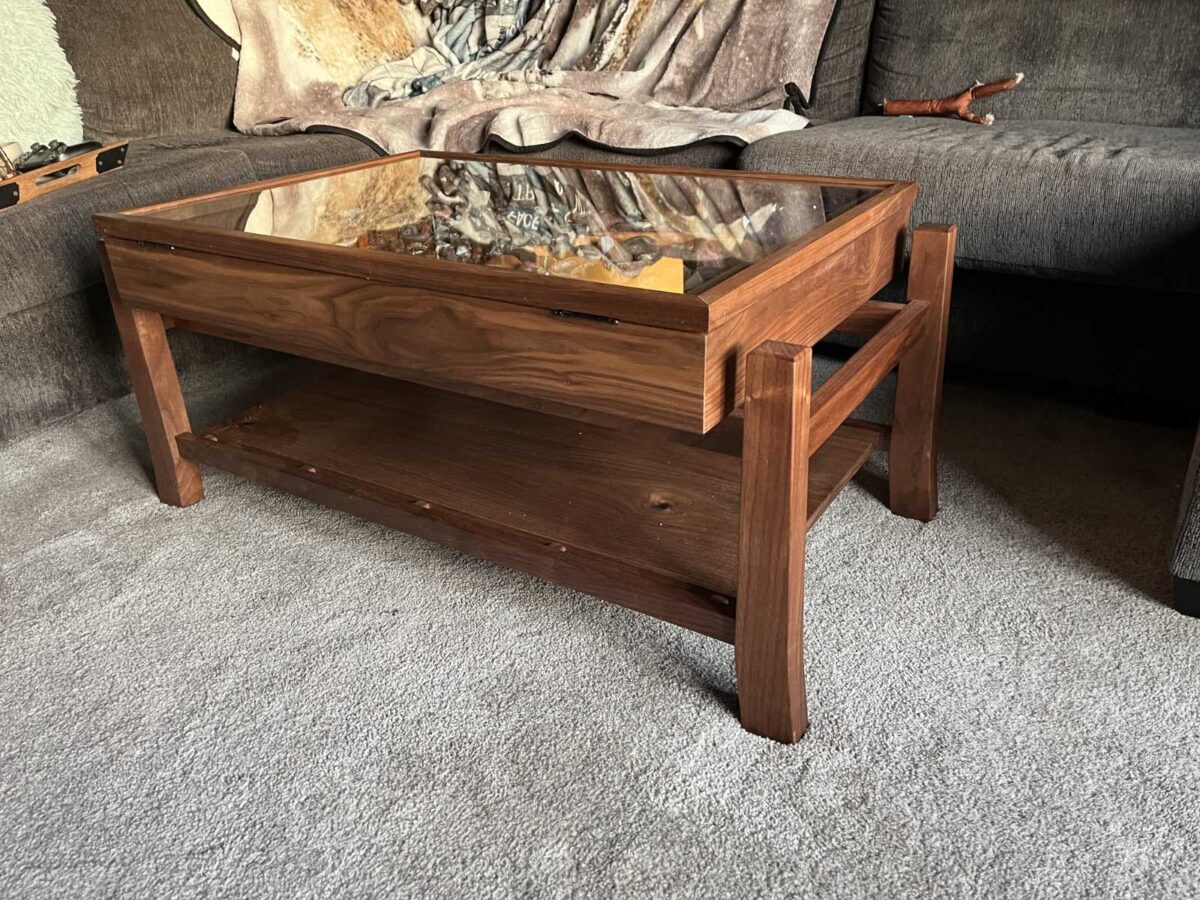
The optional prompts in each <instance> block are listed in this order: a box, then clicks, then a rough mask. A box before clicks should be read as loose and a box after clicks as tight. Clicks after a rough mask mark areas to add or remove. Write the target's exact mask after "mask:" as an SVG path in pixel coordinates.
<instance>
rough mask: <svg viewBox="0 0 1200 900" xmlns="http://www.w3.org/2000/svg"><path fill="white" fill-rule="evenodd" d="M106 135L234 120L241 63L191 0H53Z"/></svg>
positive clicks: (90, 115)
mask: <svg viewBox="0 0 1200 900" xmlns="http://www.w3.org/2000/svg"><path fill="white" fill-rule="evenodd" d="M47 5H48V6H49V7H50V8H51V9H52V10H53V11H54V15H55V17H56V18H57V19H58V36H59V41H60V42H61V44H62V47H63V49H64V50H65V51H66V54H67V60H68V61H69V62H70V63H71V66H72V67H73V68H74V69H75V76H76V77H77V78H78V79H79V88H78V97H79V105H80V107H81V108H82V109H83V131H84V134H85V136H87V137H89V138H94V139H95V140H99V141H109V140H116V139H119V138H137V137H150V136H157V135H166V134H187V133H191V132H198V131H213V130H216V129H222V128H229V127H230V121H231V119H232V115H233V87H234V82H235V80H236V78H237V63H236V62H235V61H234V59H233V57H232V56H231V55H230V48H229V45H227V44H226V43H225V42H224V41H222V40H221V38H220V37H218V36H217V34H216V33H215V32H214V31H213V30H212V29H211V28H209V27H208V26H207V25H206V24H205V23H204V21H203V20H202V19H201V18H200V17H199V16H198V15H196V13H195V12H193V11H192V9H191V7H190V6H188V4H187V2H186V0H120V2H119V3H118V2H112V3H103V4H97V3H92V2H88V3H83V2H80V0H48V2H47Z"/></svg>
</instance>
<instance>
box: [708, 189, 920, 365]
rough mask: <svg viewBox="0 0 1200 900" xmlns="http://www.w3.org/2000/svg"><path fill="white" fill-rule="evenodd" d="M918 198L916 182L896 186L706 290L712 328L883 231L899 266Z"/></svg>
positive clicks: (784, 288)
mask: <svg viewBox="0 0 1200 900" xmlns="http://www.w3.org/2000/svg"><path fill="white" fill-rule="evenodd" d="M916 197H917V186H916V185H915V184H913V183H912V182H898V183H896V184H893V185H891V186H890V187H888V188H887V189H886V190H883V191H880V192H879V193H878V194H875V195H874V196H873V197H870V198H868V199H867V200H865V201H864V202H862V203H859V204H857V205H855V206H853V207H851V208H850V209H849V210H847V211H846V212H844V213H842V214H841V215H839V216H836V217H835V218H833V219H830V220H829V221H828V222H826V223H825V224H824V225H821V226H819V227H818V228H814V229H813V230H812V231H810V232H808V233H807V234H805V235H803V236H802V237H801V238H799V239H798V240H796V241H793V242H791V243H789V244H785V245H784V246H782V247H780V248H779V249H777V250H775V251H774V252H772V253H770V254H768V255H767V256H766V257H764V258H763V259H760V260H759V261H758V262H755V263H753V264H751V265H749V266H747V267H746V268H744V269H741V270H740V271H738V272H735V273H733V274H732V275H730V276H729V277H728V278H725V279H722V280H721V281H719V282H718V283H717V284H715V285H714V286H713V287H711V288H708V289H707V290H705V291H703V292H701V293H700V295H699V296H700V298H701V299H702V300H703V301H704V302H705V303H706V304H708V308H709V328H710V330H715V329H718V328H720V327H721V326H722V325H724V324H725V323H727V322H729V321H730V320H732V319H733V318H734V317H736V316H739V315H741V314H742V313H743V312H745V311H746V310H748V309H750V308H751V307H755V306H756V305H757V304H758V303H759V302H760V301H761V300H762V299H763V298H765V297H770V296H772V295H775V294H777V293H778V292H779V291H788V290H791V289H792V287H793V284H794V282H795V280H796V278H797V276H799V275H801V274H802V273H804V272H807V271H808V270H810V269H812V268H814V267H815V266H817V265H818V264H820V263H823V262H825V261H827V260H828V259H830V258H831V257H835V256H837V255H838V254H839V251H841V250H842V249H843V248H845V247H847V246H848V245H851V244H854V243H856V242H858V241H859V240H860V239H861V238H862V237H863V236H864V235H867V234H871V233H873V232H876V231H878V230H879V229H883V230H885V231H887V232H889V234H888V240H890V241H891V243H890V245H889V246H890V249H891V252H892V254H893V258H892V262H893V263H896V262H897V261H898V260H899V258H900V254H901V252H902V250H903V244H902V243H901V238H902V237H903V232H904V230H905V229H907V226H908V220H909V218H910V215H911V210H912V205H913V202H914V201H915V200H916ZM897 221H902V223H903V226H902V227H901V228H900V229H899V231H900V232H901V235H900V237H897V233H896V232H897V228H896V223H897ZM893 269H895V265H893ZM872 293H874V292H872ZM863 299H864V300H866V299H868V298H867V297H864V298H863ZM793 343H796V342H794V341H793Z"/></svg>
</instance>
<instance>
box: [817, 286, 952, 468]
mask: <svg viewBox="0 0 1200 900" xmlns="http://www.w3.org/2000/svg"><path fill="white" fill-rule="evenodd" d="M928 312H929V304H928V303H926V302H924V301H922V300H914V301H912V302H910V303H906V304H904V305H903V308H902V309H901V310H900V311H899V312H897V313H895V314H894V315H893V316H892V317H891V318H890V319H889V320H888V323H887V324H886V325H884V326H883V327H882V328H881V329H879V331H878V332H877V333H876V334H875V336H874V337H872V338H871V339H870V340H869V341H867V342H866V343H865V344H863V346H862V347H861V348H860V349H859V351H858V352H857V353H855V354H854V355H853V356H852V357H850V359H849V360H847V361H846V364H845V365H844V366H842V367H841V368H840V369H838V370H837V371H836V372H835V373H834V374H833V375H832V376H831V377H830V379H829V380H828V381H826V382H825V383H824V384H823V385H821V386H820V387H819V388H818V389H817V390H816V392H815V393H814V394H813V400H812V414H811V419H810V425H809V437H808V442H809V443H808V448H809V453H810V454H811V453H814V452H816V450H817V449H819V448H820V446H821V445H822V444H823V443H825V441H826V440H828V438H829V436H830V435H831V434H833V433H834V431H836V430H837V428H838V426H839V425H841V424H842V423H843V422H844V421H846V418H847V417H848V416H849V415H850V413H852V412H854V410H855V409H857V408H858V406H859V405H860V404H861V403H862V402H863V401H864V400H866V399H867V395H868V394H870V393H871V391H873V390H874V389H875V387H876V386H877V385H878V384H879V382H880V381H882V380H883V378H884V376H885V375H887V373H888V372H890V371H891V370H892V369H894V368H895V367H896V365H897V364H898V363H899V362H900V357H901V355H903V353H904V351H905V350H907V349H908V348H909V347H910V346H912V343H913V342H914V341H915V340H916V339H917V337H918V336H919V335H920V334H921V330H922V327H923V326H924V324H925V322H926V318H927V314H928Z"/></svg>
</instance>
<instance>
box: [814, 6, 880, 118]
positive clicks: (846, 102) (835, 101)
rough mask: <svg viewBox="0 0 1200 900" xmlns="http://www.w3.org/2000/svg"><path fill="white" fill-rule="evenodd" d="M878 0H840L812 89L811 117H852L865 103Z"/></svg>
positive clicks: (826, 38)
mask: <svg viewBox="0 0 1200 900" xmlns="http://www.w3.org/2000/svg"><path fill="white" fill-rule="evenodd" d="M874 12H875V0H838V2H837V5H836V6H835V7H834V8H833V18H832V19H830V20H829V28H828V29H826V31H825V40H824V42H823V43H822V44H821V55H820V56H819V57H818V58H817V69H816V72H815V73H814V74H813V83H812V90H811V91H810V92H809V100H810V101H811V102H810V104H809V110H810V117H811V118H813V119H818V120H836V119H849V118H851V117H853V116H856V115H858V111H859V108H860V107H861V106H862V94H863V82H864V80H865V78H866V69H867V49H868V47H869V46H870V43H871V16H872V14H873V13H874Z"/></svg>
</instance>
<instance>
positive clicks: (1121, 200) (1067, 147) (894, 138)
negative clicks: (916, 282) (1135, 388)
mask: <svg viewBox="0 0 1200 900" xmlns="http://www.w3.org/2000/svg"><path fill="white" fill-rule="evenodd" d="M739 166H740V167H741V168H744V169H749V170H758V171H775V172H795V173H809V174H818V175H840V176H852V177H863V178H887V179H892V178H894V179H898V180H910V181H916V182H918V183H919V184H920V188H921V193H920V197H919V198H918V200H917V205H916V209H915V211H914V222H952V223H955V224H957V225H958V226H959V242H958V254H959V255H958V262H959V264H960V265H962V266H965V267H969V268H978V269H987V270H993V271H1006V272H1015V273H1020V274H1027V275H1035V276H1041V277H1067V278H1078V279H1084V280H1104V281H1113V282H1117V283H1122V284H1130V285H1137V286H1146V287H1157V288H1162V289H1167V290H1180V291H1196V290H1200V270H1197V268H1196V267H1195V265H1194V261H1193V259H1192V256H1193V254H1194V252H1195V247H1196V245H1197V239H1198V238H1200V131H1195V130H1192V129H1182V128H1178V129H1177V128H1152V127H1148V126H1137V125H1105V124H1092V123H1078V122H1032V121H1014V122H999V123H997V124H996V125H994V126H992V127H990V128H986V127H982V126H979V125H972V124H970V123H967V122H959V121H955V120H949V119H909V118H898V119H892V118H883V117H861V118H857V119H850V120H846V121H844V122H834V123H831V124H828V125H822V126H819V127H816V128H809V129H805V130H804V131H801V132H796V133H794V134H787V135H779V136H777V137H771V138H767V139H766V140H762V141H759V142H757V143H755V144H753V145H751V146H750V147H748V148H747V149H746V150H745V151H744V152H743V153H742V156H741V158H740V160H739Z"/></svg>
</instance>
